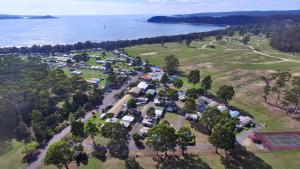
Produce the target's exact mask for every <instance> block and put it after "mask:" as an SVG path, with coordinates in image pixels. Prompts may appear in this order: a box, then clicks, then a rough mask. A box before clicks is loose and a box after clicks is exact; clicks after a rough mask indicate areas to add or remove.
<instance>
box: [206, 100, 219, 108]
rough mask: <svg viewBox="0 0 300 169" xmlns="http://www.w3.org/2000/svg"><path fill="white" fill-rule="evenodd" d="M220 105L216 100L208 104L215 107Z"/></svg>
mask: <svg viewBox="0 0 300 169" xmlns="http://www.w3.org/2000/svg"><path fill="white" fill-rule="evenodd" d="M218 105H219V103H218V102H215V101H213V102H211V103H209V104H208V106H209V107H215V106H218Z"/></svg>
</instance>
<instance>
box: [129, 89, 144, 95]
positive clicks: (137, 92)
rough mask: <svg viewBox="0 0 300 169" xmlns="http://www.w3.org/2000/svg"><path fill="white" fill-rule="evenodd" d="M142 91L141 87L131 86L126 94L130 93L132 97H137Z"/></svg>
mask: <svg viewBox="0 0 300 169" xmlns="http://www.w3.org/2000/svg"><path fill="white" fill-rule="evenodd" d="M141 92H142V89H141V88H138V87H133V88H131V89H130V90H129V92H128V94H131V95H132V96H134V97H138V96H139V95H140V94H141Z"/></svg>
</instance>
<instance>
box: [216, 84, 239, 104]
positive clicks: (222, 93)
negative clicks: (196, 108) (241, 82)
mask: <svg viewBox="0 0 300 169" xmlns="http://www.w3.org/2000/svg"><path fill="white" fill-rule="evenodd" d="M217 95H218V96H219V97H220V98H222V99H223V100H224V101H225V102H226V104H228V102H229V101H230V100H232V98H233V97H234V95H235V91H234V88H233V87H232V86H228V85H223V86H221V87H220V88H219V90H218V91H217Z"/></svg>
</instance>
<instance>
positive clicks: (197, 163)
mask: <svg viewBox="0 0 300 169" xmlns="http://www.w3.org/2000/svg"><path fill="white" fill-rule="evenodd" d="M154 161H155V162H156V163H157V164H156V168H157V169H211V168H210V166H209V165H208V164H207V163H206V162H204V161H202V159H201V158H200V157H199V156H197V155H192V154H187V155H185V156H184V158H180V157H179V156H173V155H172V156H167V157H165V158H158V159H154Z"/></svg>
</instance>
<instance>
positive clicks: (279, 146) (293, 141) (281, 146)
mask: <svg viewBox="0 0 300 169" xmlns="http://www.w3.org/2000/svg"><path fill="white" fill-rule="evenodd" d="M256 135H257V136H258V138H259V140H260V141H261V142H262V144H263V145H264V146H265V147H266V148H268V149H270V150H300V132H259V133H256Z"/></svg>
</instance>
